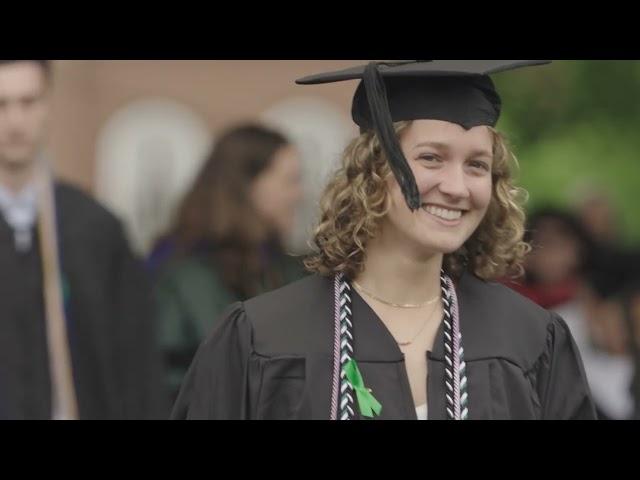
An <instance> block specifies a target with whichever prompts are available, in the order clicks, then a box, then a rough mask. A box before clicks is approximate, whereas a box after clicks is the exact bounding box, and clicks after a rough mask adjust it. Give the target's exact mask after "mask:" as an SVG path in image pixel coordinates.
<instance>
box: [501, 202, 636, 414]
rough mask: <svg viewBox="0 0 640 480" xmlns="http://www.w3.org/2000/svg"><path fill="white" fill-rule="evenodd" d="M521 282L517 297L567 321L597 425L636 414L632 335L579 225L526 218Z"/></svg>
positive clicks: (606, 271)
mask: <svg viewBox="0 0 640 480" xmlns="http://www.w3.org/2000/svg"><path fill="white" fill-rule="evenodd" d="M526 238H527V240H528V242H529V243H530V244H531V245H532V247H533V250H532V251H531V253H530V254H529V255H528V256H527V260H526V263H525V277H524V279H523V281H521V282H516V283H512V284H510V286H512V288H514V289H515V290H516V291H518V292H520V293H522V294H523V295H525V296H527V297H529V298H530V299H531V300H533V301H535V302H536V303H538V304H539V305H541V306H543V307H544V308H548V309H550V310H553V311H555V312H556V313H558V314H559V315H561V316H562V318H564V319H565V321H566V322H567V324H568V325H569V328H570V329H571V333H572V334H573V336H574V338H575V341H576V343H577V345H578V348H579V350H580V354H581V356H582V360H583V363H584V367H585V371H586V374H587V379H588V381H589V385H590V387H591V392H592V395H593V398H594V402H595V403H596V407H597V409H598V416H599V418H601V419H627V418H630V417H631V415H632V413H633V409H634V406H633V404H634V398H633V394H632V391H631V385H632V376H633V372H634V368H633V362H632V358H631V356H630V351H629V344H630V340H631V339H630V331H629V329H628V328H627V322H626V320H625V317H624V309H623V304H622V303H621V302H620V301H619V298H618V297H617V296H615V295H612V293H613V292H614V291H617V285H618V280H617V279H618V276H617V275H616V274H615V273H613V275H612V273H611V272H612V267H614V266H613V265H612V264H610V263H609V262H610V261H611V258H610V256H606V254H605V252H604V251H603V250H602V248H601V247H600V245H601V244H600V243H598V242H596V241H594V239H593V237H592V235H591V230H590V229H589V228H587V227H586V226H585V225H584V224H583V223H582V222H581V221H580V219H579V218H578V217H577V216H576V215H574V214H572V213H570V212H568V211H565V210H562V209H559V208H552V207H548V208H542V209H539V210H537V211H535V212H534V213H532V214H531V215H530V217H529V221H528V229H527V236H526Z"/></svg>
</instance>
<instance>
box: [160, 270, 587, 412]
mask: <svg viewBox="0 0 640 480" xmlns="http://www.w3.org/2000/svg"><path fill="white" fill-rule="evenodd" d="M352 293H353V295H352V311H353V332H354V337H355V340H354V357H355V359H356V361H357V363H358V365H359V367H360V370H361V372H362V376H363V378H364V382H365V385H366V386H367V387H369V388H371V389H372V391H373V395H374V396H375V397H376V398H377V399H378V401H379V402H380V403H381V404H382V412H381V415H380V416H379V417H377V418H379V419H416V411H415V405H414V402H413V399H412V395H411V389H410V386H409V380H408V377H407V373H406V369H405V366H404V360H403V354H402V352H401V351H400V349H399V348H398V346H397V344H396V342H395V340H394V339H393V337H392V336H391V334H390V333H389V331H388V330H387V329H386V327H385V326H384V324H383V323H382V321H381V320H380V319H379V317H377V315H376V314H375V313H374V312H373V310H372V309H371V308H370V307H369V306H368V304H367V303H365V301H364V300H363V299H362V298H361V297H360V296H359V295H358V293H357V292H356V291H353V290H352ZM457 294H458V301H459V308H460V329H461V332H462V341H463V345H464V349H465V360H466V362H467V377H468V394H469V418H470V419H594V418H595V411H594V406H593V402H592V400H591V397H590V392H589V388H588V385H587V381H586V377H585V374H584V370H583V366H582V362H581V359H580V356H579V353H578V350H577V347H576V345H575V343H574V341H573V339H572V337H571V334H570V333H569V330H568V328H567V325H566V324H565V322H564V321H563V320H562V319H561V318H560V317H558V316H557V315H555V314H553V313H550V312H548V311H546V310H543V309H542V308H540V307H538V306H537V305H535V304H534V303H532V302H530V301H529V300H527V299H525V298H524V297H522V296H520V295H519V294H517V293H515V292H513V291H512V290H510V289H508V288H506V287H504V286H502V285H500V284H496V283H488V282H484V281H482V280H480V279H478V278H477V277H474V276H472V275H471V274H465V275H463V277H462V278H461V280H460V282H459V284H458V286H457ZM333 325H334V320H333V281H332V280H331V279H328V278H323V277H320V276H315V275H314V276H310V277H307V278H305V279H303V280H301V281H298V282H296V283H293V284H291V285H288V286H286V287H284V288H282V289H279V290H276V291H274V292H271V293H268V294H265V295H262V296H260V297H257V298H254V299H252V300H250V301H247V302H244V303H235V304H233V305H231V306H230V307H229V308H228V309H227V311H226V312H225V314H224V319H223V321H222V322H220V323H219V325H218V327H217V328H215V330H213V331H212V333H211V334H210V335H209V336H208V338H207V339H206V341H205V342H204V343H203V344H202V345H201V347H200V349H199V351H198V353H197V355H196V357H195V359H194V362H193V364H192V366H191V368H190V370H189V372H188V374H187V377H186V380H185V381H184V383H183V386H182V389H181V392H180V395H179V397H178V400H177V402H176V404H175V406H174V409H173V413H172V418H174V419H328V418H329V416H330V402H331V398H330V397H331V380H332V362H333V357H332V346H333ZM443 352H444V345H443V329H442V326H441V327H440V329H439V331H438V333H437V336H436V341H435V346H434V349H433V352H425V361H426V362H428V379H427V382H428V411H429V419H445V418H446V414H445V402H444V400H445V394H444V363H443V362H444V359H443Z"/></svg>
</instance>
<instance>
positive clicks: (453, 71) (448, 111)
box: [296, 60, 550, 210]
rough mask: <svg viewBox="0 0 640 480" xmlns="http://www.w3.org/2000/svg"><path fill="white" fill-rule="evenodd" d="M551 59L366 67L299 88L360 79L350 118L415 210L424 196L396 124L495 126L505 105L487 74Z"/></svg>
mask: <svg viewBox="0 0 640 480" xmlns="http://www.w3.org/2000/svg"><path fill="white" fill-rule="evenodd" d="M547 63H550V61H548V60H436V61H434V60H411V61H395V62H371V63H369V64H368V65H361V66H358V67H353V68H348V69H346V70H339V71H335V72H329V73H321V74H318V75H311V76H308V77H304V78H301V79H299V80H297V81H296V83H298V84H300V85H314V84H321V83H333V82H342V81H346V80H356V79H359V80H361V81H360V84H359V85H358V88H357V89H356V92H355V95H354V97H353V104H352V108H351V115H352V117H353V120H354V122H355V123H356V124H357V125H358V126H359V127H360V131H361V132H365V131H369V130H373V131H375V133H376V134H377V135H378V138H379V139H380V143H381V144H382V147H383V149H384V151H385V152H386V154H387V158H388V159H389V166H390V167H391V170H392V172H393V174H394V175H395V177H396V179H397V180H398V183H399V184H400V188H401V189H402V193H403V195H404V197H405V200H406V201H407V205H408V206H409V208H410V209H411V210H417V209H418V208H420V195H419V193H418V187H417V185H416V181H415V178H414V176H413V172H412V171H411V169H410V168H409V164H408V163H407V160H406V158H405V157H404V154H403V153H402V149H401V148H400V144H399V142H398V139H397V138H396V135H395V131H394V129H393V123H394V122H399V121H403V120H420V119H423V120H427V119H429V120H443V121H447V122H451V123H456V124H458V125H461V126H462V127H463V128H465V129H467V130H468V129H470V128H473V127H476V126H481V125H485V126H489V127H494V126H495V125H496V124H497V123H498V119H499V117H500V111H501V105H502V104H501V100H500V96H499V95H498V92H497V91H496V89H495V85H494V84H493V81H492V80H491V78H490V77H489V75H491V74H494V73H498V72H503V71H507V70H515V69H517V68H522V67H528V66H534V65H543V64H547Z"/></svg>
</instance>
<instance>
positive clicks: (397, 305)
mask: <svg viewBox="0 0 640 480" xmlns="http://www.w3.org/2000/svg"><path fill="white" fill-rule="evenodd" d="M351 283H353V285H354V286H355V287H356V288H357V289H358V290H359V291H361V292H362V293H364V294H365V295H367V296H368V297H371V298H373V299H374V300H377V301H378V302H380V303H384V304H385V305H389V306H390V307H395V308H422V307H426V306H427V305H431V304H432V303H435V302H436V301H438V300H439V299H440V294H439V293H438V295H436V296H435V297H433V298H432V299H431V300H427V301H426V302H424V303H420V304H414V303H393V302H389V301H388V300H384V299H382V298H380V297H379V296H377V295H375V294H374V293H372V292H370V291H368V290H367V289H365V288H364V287H363V286H362V285H360V284H359V283H358V282H356V281H355V280H352V281H351Z"/></svg>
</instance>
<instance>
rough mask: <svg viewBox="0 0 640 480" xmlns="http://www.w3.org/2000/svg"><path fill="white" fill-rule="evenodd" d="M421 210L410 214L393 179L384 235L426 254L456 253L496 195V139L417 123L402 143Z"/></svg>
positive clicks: (478, 131) (484, 131)
mask: <svg viewBox="0 0 640 480" xmlns="http://www.w3.org/2000/svg"><path fill="white" fill-rule="evenodd" d="M400 146H401V148H402V151H403V152H404V155H405V157H406V159H407V161H408V162H409V166H410V167H411V170H412V171H413V174H414V176H415V178H416V183H417V186H418V190H419V192H420V198H421V201H422V207H421V208H420V209H418V210H416V211H415V212H411V211H410V210H409V208H408V207H407V204H406V202H405V199H404V197H403V195H402V192H401V190H400V186H399V185H398V183H397V181H396V180H395V177H393V176H391V178H390V179H389V192H390V195H389V202H390V204H389V214H388V215H387V217H386V218H385V221H384V223H383V235H385V236H388V235H391V236H392V238H394V239H395V240H396V241H398V242H400V243H403V244H405V245H407V246H408V247H409V248H411V249H413V250H415V251H417V252H420V253H425V254H434V253H442V254H447V253H452V252H454V251H456V250H458V249H459V248H460V247H462V245H463V244H464V243H465V242H466V241H467V240H468V239H469V237H470V236H471V235H472V234H473V232H474V231H475V230H476V228H477V227H478V225H479V224H480V222H481V221H482V219H483V218H484V216H485V214H486V212H487V209H488V207H489V203H490V201H491V195H492V175H491V173H492V166H493V136H492V134H491V131H490V130H489V129H488V128H487V127H475V128H472V129H470V130H465V129H464V128H463V127H461V126H460V125H457V124H454V123H449V122H444V121H439V120H416V121H414V122H412V124H411V125H410V127H408V129H407V130H405V131H404V132H403V134H402V136H401V138H400Z"/></svg>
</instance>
